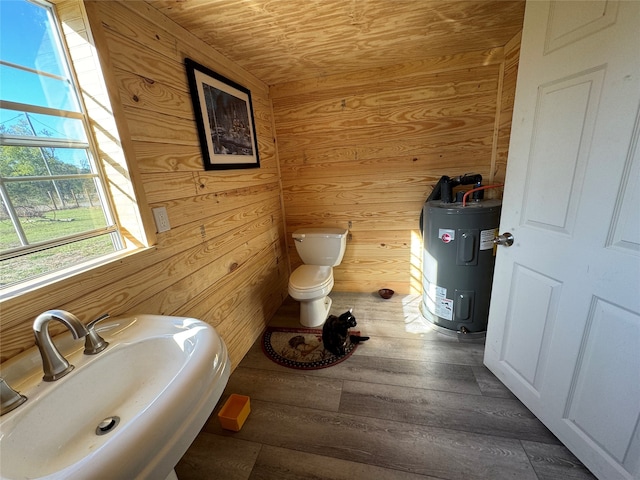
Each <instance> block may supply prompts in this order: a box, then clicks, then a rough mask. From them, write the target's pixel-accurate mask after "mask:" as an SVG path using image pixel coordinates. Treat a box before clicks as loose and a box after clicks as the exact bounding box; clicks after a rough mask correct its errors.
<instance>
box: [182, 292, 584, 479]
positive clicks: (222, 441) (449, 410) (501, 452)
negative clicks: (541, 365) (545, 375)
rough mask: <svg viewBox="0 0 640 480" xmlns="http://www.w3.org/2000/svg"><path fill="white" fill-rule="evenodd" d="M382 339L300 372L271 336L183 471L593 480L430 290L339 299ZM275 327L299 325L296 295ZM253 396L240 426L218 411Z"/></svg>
mask: <svg viewBox="0 0 640 480" xmlns="http://www.w3.org/2000/svg"><path fill="white" fill-rule="evenodd" d="M331 297H332V299H333V306H332V309H331V312H332V313H335V314H339V313H342V312H343V311H345V310H347V309H348V308H351V307H353V313H354V315H355V316H356V318H357V320H358V326H357V329H359V330H360V331H361V332H362V335H368V336H371V340H369V341H368V342H366V343H363V344H361V345H359V346H358V348H357V349H356V351H355V353H354V354H353V355H352V356H351V357H350V358H348V359H347V360H346V361H344V362H342V363H340V364H338V365H335V366H333V367H329V368H325V369H322V370H313V371H300V370H293V369H289V368H285V367H282V366H280V365H277V364H276V363H274V362H272V361H270V360H269V359H268V358H267V357H266V356H265V355H264V354H263V353H262V350H261V347H260V343H259V341H258V342H256V344H255V345H254V346H253V347H252V349H251V350H250V351H249V352H248V353H247V355H246V356H245V358H244V359H243V360H242V362H241V363H240V365H239V366H238V368H237V369H236V370H235V371H234V372H233V374H232V375H231V378H230V380H229V383H228V385H227V388H226V389H225V394H224V395H223V397H222V399H221V400H220V402H219V405H218V407H216V409H215V410H214V412H213V414H212V415H211V417H210V419H209V421H208V422H207V424H206V425H205V427H204V428H203V430H202V432H201V433H200V434H199V436H198V437H197V438H196V440H195V441H194V443H193V444H192V445H191V447H190V448H189V450H188V451H187V453H186V454H185V456H184V457H183V458H182V460H181V461H180V462H179V463H178V465H177V466H176V473H177V474H178V477H179V478H180V480H191V479H222V480H235V479H238V480H246V479H252V480H255V479H302V478H304V479H341V480H342V479H344V480H353V479H367V480H369V479H370V480H378V479H381V480H384V479H432V480H435V479H464V480H468V479H486V480H501V479H517V480H520V479H522V480H528V479H531V480H553V479H562V480H566V479H593V478H595V477H593V476H592V475H591V474H590V473H589V471H588V470H587V469H586V468H585V467H584V466H582V464H581V463H580V462H579V461H578V460H577V459H576V458H575V457H574V456H573V455H572V454H571V453H570V452H569V451H568V450H567V449H566V448H565V447H564V446H563V445H562V444H561V443H560V442H559V441H558V440H557V439H556V438H555V437H554V436H553V434H551V432H549V431H548V430H547V429H546V428H545V427H544V425H542V423H540V422H539V421H538V420H537V419H536V418H535V417H534V416H533V415H532V414H531V413H530V412H529V410H527V409H526V408H525V407H524V406H523V405H522V404H521V403H520V402H519V401H518V400H517V399H516V398H515V397H514V396H513V395H512V394H511V393H510V392H509V391H508V390H507V389H506V388H505V387H504V386H503V385H502V384H501V383H500V382H499V381H498V380H497V379H496V378H495V377H494V376H493V374H492V373H491V372H490V371H489V370H488V369H487V368H485V367H484V366H483V365H482V356H483V350H484V345H483V342H482V341H478V340H475V341H458V339H457V338H455V337H449V336H446V335H442V334H440V333H437V332H435V331H434V330H433V329H431V327H430V326H429V324H428V323H427V322H426V321H425V320H424V319H423V318H422V317H421V315H420V313H419V310H418V307H419V302H420V298H419V297H418V296H399V295H396V296H394V297H393V298H392V299H390V300H382V299H381V298H379V297H378V296H377V295H372V294H355V293H339V292H333V293H332V294H331ZM271 325H282V326H299V323H298V304H297V303H296V302H294V301H292V300H291V299H288V300H287V301H286V302H285V303H284V305H283V306H282V307H281V308H280V309H279V311H278V312H277V314H276V315H275V317H274V318H273V320H272V322H271ZM231 393H239V394H243V395H248V396H250V397H251V414H250V415H249V418H248V419H247V421H246V423H245V424H244V426H243V428H242V430H241V431H239V432H236V433H234V432H229V431H226V430H223V429H222V428H221V427H220V425H219V423H218V419H217V410H218V408H219V407H220V406H221V405H222V404H223V403H224V401H225V400H226V397H227V396H228V395H229V394H231Z"/></svg>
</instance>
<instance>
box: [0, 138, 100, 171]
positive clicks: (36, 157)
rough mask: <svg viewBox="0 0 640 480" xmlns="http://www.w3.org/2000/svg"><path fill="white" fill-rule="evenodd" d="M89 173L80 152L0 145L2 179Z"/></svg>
mask: <svg viewBox="0 0 640 480" xmlns="http://www.w3.org/2000/svg"><path fill="white" fill-rule="evenodd" d="M91 173H93V172H92V170H91V168H90V165H89V158H88V156H87V151H86V150H84V149H80V148H49V147H6V146H0V175H1V176H3V177H33V176H50V175H81V174H91Z"/></svg>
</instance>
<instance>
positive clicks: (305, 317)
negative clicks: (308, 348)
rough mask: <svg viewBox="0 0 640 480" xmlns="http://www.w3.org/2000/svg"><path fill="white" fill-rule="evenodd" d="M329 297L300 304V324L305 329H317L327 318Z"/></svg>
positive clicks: (329, 303) (329, 306)
mask: <svg viewBox="0 0 640 480" xmlns="http://www.w3.org/2000/svg"><path fill="white" fill-rule="evenodd" d="M332 302H333V300H331V298H330V297H324V298H319V299H318V300H312V301H310V302H307V301H301V302H300V323H301V324H302V325H304V326H305V327H319V326H320V325H322V324H323V323H324V321H325V320H326V319H327V317H328V316H329V310H330V309H331V303H332Z"/></svg>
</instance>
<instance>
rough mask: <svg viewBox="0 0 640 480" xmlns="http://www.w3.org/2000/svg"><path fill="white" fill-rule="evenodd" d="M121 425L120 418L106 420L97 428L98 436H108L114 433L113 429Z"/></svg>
mask: <svg viewBox="0 0 640 480" xmlns="http://www.w3.org/2000/svg"><path fill="white" fill-rule="evenodd" d="M119 423H120V417H117V416H114V417H107V418H105V419H104V420H102V421H101V422H100V423H99V424H98V426H97V427H96V435H106V434H107V433H109V432H111V431H113V429H114V428H116V427H117V426H118V424H119Z"/></svg>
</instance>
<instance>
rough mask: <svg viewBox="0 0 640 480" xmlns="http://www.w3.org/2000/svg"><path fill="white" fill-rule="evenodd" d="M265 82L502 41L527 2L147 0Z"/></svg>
mask: <svg viewBox="0 0 640 480" xmlns="http://www.w3.org/2000/svg"><path fill="white" fill-rule="evenodd" d="M148 3H149V4H150V5H152V6H153V7H155V8H156V9H158V10H159V11H161V12H162V13H164V14H165V15H166V16H168V17H169V18H170V19H171V20H173V21H174V22H176V23H177V24H179V25H181V26H182V27H184V28H185V29H187V30H189V31H190V32H191V33H193V34H194V35H196V36H198V37H199V38H200V39H202V40H204V41H205V42H206V43H208V44H209V45H211V46H212V47H213V48H215V49H216V50H218V51H219V52H220V53H222V54H223V55H224V56H226V57H227V58H229V59H230V60H232V61H234V62H236V63H237V64H239V65H241V66H242V67H244V68H245V69H247V70H248V71H249V72H251V73H252V74H253V75H255V76H256V77H258V78H259V79H260V80H262V81H263V82H265V83H266V84H268V85H275V84H280V83H284V82H288V81H292V80H302V79H309V78H319V77H323V76H326V75H334V74H338V73H348V72H352V71H359V70H365V69H368V68H373V67H379V66H388V65H396V64H401V63H406V62H410V61H412V60H418V59H422V58H427V57H433V56H436V55H438V56H439V55H452V54H456V53H462V52H468V51H479V50H485V49H489V48H493V47H498V46H503V45H505V44H506V43H507V41H509V40H510V39H511V38H512V37H513V36H514V35H515V34H516V33H518V31H520V30H521V28H522V20H523V16H524V0H517V1H507V0H475V1H462V0H148Z"/></svg>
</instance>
